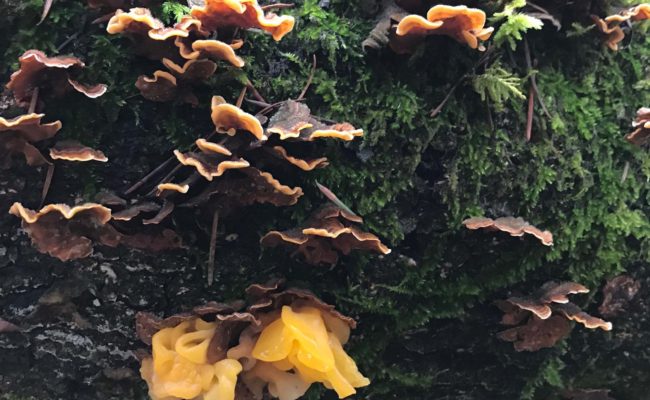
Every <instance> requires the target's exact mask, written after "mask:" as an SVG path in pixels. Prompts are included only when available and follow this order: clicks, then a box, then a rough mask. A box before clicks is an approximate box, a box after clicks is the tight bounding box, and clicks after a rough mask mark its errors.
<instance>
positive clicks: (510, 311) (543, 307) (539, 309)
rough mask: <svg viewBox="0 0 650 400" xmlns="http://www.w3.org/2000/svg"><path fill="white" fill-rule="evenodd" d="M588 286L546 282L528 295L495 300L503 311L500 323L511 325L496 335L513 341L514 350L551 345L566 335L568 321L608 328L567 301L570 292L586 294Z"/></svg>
mask: <svg viewBox="0 0 650 400" xmlns="http://www.w3.org/2000/svg"><path fill="white" fill-rule="evenodd" d="M587 292H589V289H587V288H586V287H584V286H582V285H580V284H578V283H573V282H563V283H557V282H547V283H545V284H544V285H543V286H542V287H541V288H540V289H539V290H537V291H536V292H535V293H533V294H532V295H530V296H525V297H510V298H508V299H507V300H505V301H500V302H497V306H498V307H499V308H500V309H501V311H503V312H504V313H505V314H504V316H503V318H502V320H501V323H502V324H503V325H508V326H513V327H512V328H510V329H507V330H505V331H503V332H500V333H499V335H498V337H499V339H501V340H504V341H507V342H512V343H514V346H515V350H517V351H537V350H540V349H543V348H548V347H553V346H554V345H555V343H557V342H558V341H560V340H562V339H564V338H565V337H567V336H568V335H569V333H570V332H571V329H572V328H573V327H572V326H571V324H570V323H569V321H570V320H573V321H576V322H578V323H580V324H582V325H584V326H585V327H586V328H588V329H596V328H600V329H602V330H605V331H609V330H611V329H612V324H611V323H610V322H606V321H604V320H602V319H600V318H596V317H594V316H591V315H589V314H587V313H586V312H584V311H583V310H582V309H581V308H580V307H578V306H577V305H575V304H574V303H571V302H570V301H569V298H568V296H569V295H571V294H578V293H587Z"/></svg>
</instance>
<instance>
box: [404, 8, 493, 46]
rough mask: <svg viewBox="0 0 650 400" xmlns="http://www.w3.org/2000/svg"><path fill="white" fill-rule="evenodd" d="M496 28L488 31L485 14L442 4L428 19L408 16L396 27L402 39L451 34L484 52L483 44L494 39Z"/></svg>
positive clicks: (428, 13) (428, 14)
mask: <svg viewBox="0 0 650 400" xmlns="http://www.w3.org/2000/svg"><path fill="white" fill-rule="evenodd" d="M493 31H494V28H485V13H484V12H483V11H482V10H479V9H476V8H467V7H466V6H448V5H443V4H439V5H436V6H434V7H432V8H431V9H429V11H428V12H427V17H426V18H424V17H421V16H419V15H408V16H406V17H404V18H402V20H401V21H400V22H399V24H398V25H397V28H396V31H395V33H396V35H397V36H398V37H408V36H416V37H418V36H426V35H447V36H451V37H452V38H454V39H455V40H457V41H458V42H461V43H465V44H467V45H468V46H469V47H471V48H473V49H479V50H484V48H483V46H482V45H480V41H485V40H488V39H489V38H490V36H491V35H492V32H493Z"/></svg>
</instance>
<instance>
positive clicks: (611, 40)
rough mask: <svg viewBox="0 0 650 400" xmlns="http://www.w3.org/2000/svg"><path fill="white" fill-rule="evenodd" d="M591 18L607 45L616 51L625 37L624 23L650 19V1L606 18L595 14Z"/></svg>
mask: <svg viewBox="0 0 650 400" xmlns="http://www.w3.org/2000/svg"><path fill="white" fill-rule="evenodd" d="M591 18H592V20H593V21H594V24H595V25H596V28H597V29H598V30H599V31H600V32H601V33H602V35H603V37H604V40H605V44H606V45H607V47H609V48H610V49H612V50H614V51H616V50H618V44H619V43H620V42H622V41H623V39H625V32H624V30H623V26H624V24H631V23H632V22H636V21H642V20H647V19H650V3H643V4H639V5H638V6H635V7H632V8H629V9H626V10H623V11H621V12H620V13H618V14H614V15H610V16H607V17H605V18H600V17H598V16H595V15H592V16H591Z"/></svg>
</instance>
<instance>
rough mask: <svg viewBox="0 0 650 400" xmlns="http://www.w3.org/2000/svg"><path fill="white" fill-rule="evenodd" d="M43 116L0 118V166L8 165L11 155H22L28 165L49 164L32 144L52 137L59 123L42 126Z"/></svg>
mask: <svg viewBox="0 0 650 400" xmlns="http://www.w3.org/2000/svg"><path fill="white" fill-rule="evenodd" d="M43 117H44V114H33V113H32V114H25V115H21V116H18V117H16V118H12V119H8V120H7V119H4V118H2V117H0V165H3V164H4V165H6V166H8V165H10V164H11V155H12V154H23V155H24V156H25V160H26V161H27V164H28V165H31V166H38V165H44V164H49V161H47V159H45V157H44V156H43V154H41V152H40V151H39V150H38V149H37V148H36V147H34V145H33V144H32V143H35V142H39V141H41V140H46V139H50V138H52V137H54V135H56V133H57V132H58V131H59V129H61V121H56V122H51V123H47V124H43V123H42V122H41V119H42V118H43Z"/></svg>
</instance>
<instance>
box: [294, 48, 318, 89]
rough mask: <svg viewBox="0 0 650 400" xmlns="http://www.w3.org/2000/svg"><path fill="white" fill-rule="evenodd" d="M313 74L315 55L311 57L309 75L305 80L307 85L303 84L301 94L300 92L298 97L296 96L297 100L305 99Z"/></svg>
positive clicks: (314, 70)
mask: <svg viewBox="0 0 650 400" xmlns="http://www.w3.org/2000/svg"><path fill="white" fill-rule="evenodd" d="M315 73H316V54H314V55H313V62H312V65H311V72H310V73H309V78H307V83H306V84H305V87H304V88H302V92H300V96H298V100H301V99H303V98H305V95H306V94H307V90H309V86H311V81H312V80H313V79H314V74H315Z"/></svg>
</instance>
